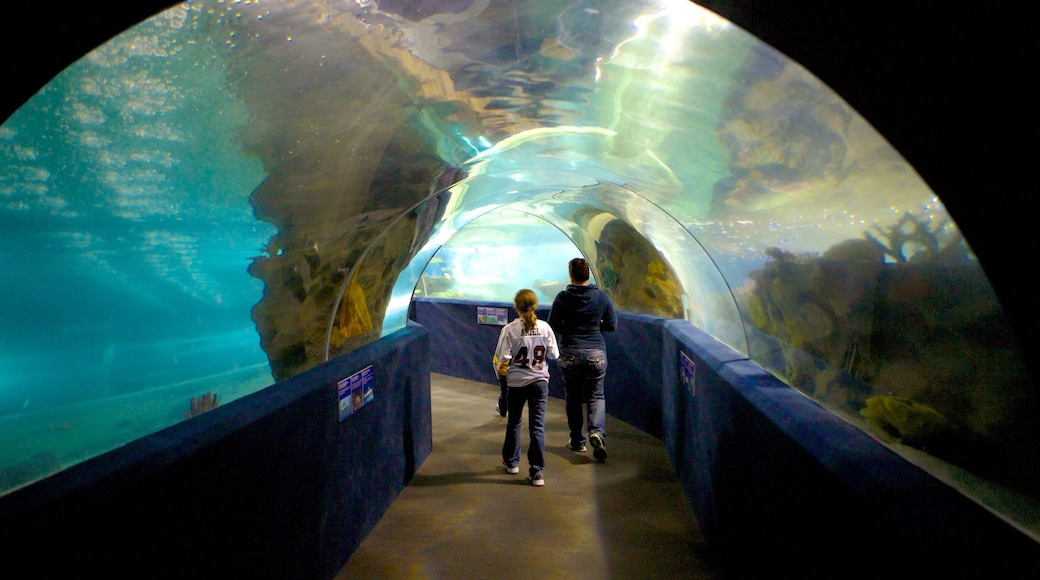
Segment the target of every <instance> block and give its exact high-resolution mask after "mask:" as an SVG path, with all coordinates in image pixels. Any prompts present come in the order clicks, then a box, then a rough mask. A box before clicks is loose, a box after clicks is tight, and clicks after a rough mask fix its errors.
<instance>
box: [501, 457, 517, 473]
mask: <svg viewBox="0 0 1040 580" xmlns="http://www.w3.org/2000/svg"><path fill="white" fill-rule="evenodd" d="M502 467H505V468H506V473H512V474H517V473H520V466H519V465H514V466H513V467H509V465H507V464H506V460H505V459H503V460H502Z"/></svg>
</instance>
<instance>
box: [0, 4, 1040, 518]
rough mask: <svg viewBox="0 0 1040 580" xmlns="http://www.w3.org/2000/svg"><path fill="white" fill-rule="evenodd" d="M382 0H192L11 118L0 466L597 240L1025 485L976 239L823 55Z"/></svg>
mask: <svg viewBox="0 0 1040 580" xmlns="http://www.w3.org/2000/svg"><path fill="white" fill-rule="evenodd" d="M381 4H382V6H380V3H375V2H367V1H365V2H361V1H359V2H355V3H342V4H337V5H331V4H315V3H309V2H296V1H294V0H285V1H281V2H279V1H273V2H264V3H258V2H223V1H216V0H212V1H198V2H190V3H185V4H182V5H179V6H176V7H174V8H172V9H170V10H168V11H166V12H164V13H162V14H159V15H157V16H156V17H155V18H153V19H151V20H148V21H147V22H144V23H142V24H140V25H139V26H136V27H134V28H133V29H132V30H129V31H127V32H126V33H124V34H123V35H120V36H119V37H117V38H115V39H113V40H112V41H111V42H109V43H107V44H105V45H103V46H101V47H99V48H98V49H97V50H96V51H94V52H92V53H91V54H89V55H87V56H86V57H84V58H83V59H82V60H80V61H79V62H77V63H75V64H74V65H72V66H71V67H70V68H68V69H67V70H66V71H64V72H63V73H62V74H61V75H59V76H58V77H57V78H55V79H54V80H53V81H52V82H51V83H50V84H48V85H47V86H46V87H44V89H42V90H41V92H40V93H39V94H38V95H36V97H34V98H33V99H32V100H31V101H30V102H29V103H28V104H27V105H26V106H25V107H23V108H22V109H20V110H19V111H17V112H16V113H15V114H14V115H13V116H12V117H11V118H10V119H9V120H8V121H7V122H6V123H5V124H4V125H3V126H0V288H2V289H3V295H2V297H3V304H4V306H5V308H4V309H2V311H0V433H2V434H3V438H2V439H0V493H2V492H3V491H4V490H6V489H11V488H13V487H16V486H18V485H22V484H24V483H26V482H29V481H31V480H33V479H37V478H39V477H42V476H45V475H46V474H48V473H50V472H53V471H54V470H56V469H61V468H63V467H68V466H69V465H71V464H73V463H76V462H78V461H81V460H83V459H85V458H88V457H91V456H93V455H97V454H98V453H103V452H104V451H106V450H109V449H112V448H114V447H116V446H119V445H122V444H125V443H126V442H128V441H131V440H133V439H135V438H138V437H141V436H143V435H145V434H148V433H152V432H154V431H156V430H158V429H161V428H163V427H165V426H168V425H172V424H174V423H176V422H178V421H182V420H184V414H185V412H187V411H188V409H189V401H190V399H191V398H192V397H197V396H200V395H202V394H204V393H208V392H213V393H216V394H217V395H218V397H219V400H220V401H221V402H223V403H227V402H229V401H232V400H234V399H236V398H239V397H242V396H245V395H247V394H249V393H252V392H255V391H257V390H259V389H262V388H264V387H266V386H268V385H270V384H272V383H273V382H274V381H275V378H276V377H277V378H278V379H284V378H287V377H289V376H292V375H294V374H295V373H298V372H301V371H302V370H305V369H306V368H310V367H311V366H313V365H315V364H318V363H320V362H321V361H322V360H324V357H325V356H327V355H328V353H329V349H330V345H331V347H332V348H333V349H337V348H338V349H349V348H352V347H353V346H356V345H357V344H359V343H361V342H363V341H367V340H374V339H375V338H378V336H379V335H380V333H386V332H391V331H393V330H394V329H396V328H400V327H401V326H403V325H404V324H405V322H406V313H407V310H408V304H409V301H410V300H411V298H412V296H413V294H414V293H416V292H419V293H422V294H426V295H445V296H455V297H463V298H470V299H474V300H488V301H495V302H508V301H510V300H511V299H512V296H513V294H514V293H515V291H516V290H517V289H518V288H520V287H530V288H533V289H535V290H536V291H538V292H539V299H540V300H541V301H542V302H543V303H549V302H551V300H552V297H553V296H554V295H555V292H557V291H559V289H560V288H562V286H563V285H564V284H565V283H566V263H567V261H568V260H569V259H570V258H572V257H575V256H577V255H579V254H580V255H583V256H585V257H586V258H588V259H589V261H590V264H593V265H594V272H593V274H594V276H595V277H596V279H597V281H598V282H600V283H601V285H602V286H603V287H604V288H606V289H608V291H609V292H611V295H612V297H613V298H614V301H615V303H616V304H617V305H618V307H619V308H621V309H623V310H628V311H634V312H640V313H648V314H654V315H659V316H665V317H672V318H683V319H686V320H688V321H690V322H691V323H693V324H695V325H697V326H698V327H700V328H701V329H702V330H704V331H705V332H708V333H709V334H711V335H713V336H715V337H716V338H718V339H719V340H720V341H722V342H724V343H726V344H728V345H730V346H731V347H733V348H734V349H735V350H736V351H737V352H739V353H741V354H744V355H746V356H748V357H750V358H751V359H752V360H755V361H756V362H758V363H759V364H761V365H762V366H763V367H765V368H767V369H768V370H769V371H771V372H773V373H774V374H776V375H777V376H779V377H781V378H782V379H783V380H785V381H786V382H788V384H791V385H792V386H793V387H795V388H797V389H799V390H800V391H801V392H803V393H804V394H806V395H807V396H811V397H813V398H814V399H815V400H817V401H818V402H820V404H822V405H825V406H826V407H827V408H829V409H831V410H832V411H834V412H835V413H838V414H841V415H842V416H843V417H845V418H846V419H848V420H849V421H851V422H854V423H856V424H858V425H860V426H861V427H863V428H864V429H865V430H867V431H868V432H871V433H872V434H875V436H878V437H879V439H881V440H883V441H885V442H886V443H890V444H892V445H894V446H896V448H897V449H900V448H909V449H912V450H913V451H914V452H917V451H920V450H921V449H928V450H929V452H932V453H936V454H937V456H940V455H941V457H940V458H941V459H943V460H945V461H949V462H950V464H955V465H957V466H958V469H960V468H963V469H964V470H966V471H971V470H975V471H977V472H980V473H986V474H996V475H995V476H994V477H996V476H1003V477H1004V481H1011V478H1017V481H1011V483H1013V484H1021V483H1022V481H1023V480H1024V481H1025V485H1027V486H1028V485H1031V484H1033V483H1035V481H1036V480H1040V469H1037V468H1035V466H1031V464H1030V463H1029V458H1030V457H1031V456H1030V450H1031V448H1032V442H1033V441H1035V432H1036V430H1037V429H1036V428H1035V427H1033V425H1034V424H1035V423H1036V422H1035V419H1034V418H1035V412H1034V410H1035V409H1036V408H1037V407H1038V406H1037V404H1036V397H1035V393H1034V392H1033V390H1031V386H1030V383H1029V382H1028V378H1027V377H1025V376H1024V365H1023V364H1022V361H1021V360H1020V358H1019V355H1018V353H1017V351H1016V350H1015V344H1014V340H1013V337H1012V335H1011V334H1010V331H1009V330H1008V328H1007V326H1006V324H1005V323H1004V320H1003V318H1002V311H1001V310H1000V306H999V303H998V301H997V300H996V297H995V295H994V294H993V292H992V289H991V288H990V287H989V285H988V282H987V281H986V279H985V275H984V274H983V272H982V269H981V267H980V265H979V264H978V262H977V261H976V260H975V258H974V256H973V255H972V252H971V249H970V247H969V246H968V244H967V242H966V241H965V240H963V238H962V237H961V236H960V234H959V232H958V229H957V227H956V224H955V223H953V221H952V219H950V217H949V215H948V214H947V213H946V211H945V208H944V206H943V204H942V202H941V200H940V199H939V197H938V196H937V195H936V193H935V192H932V191H931V190H930V189H929V188H928V186H927V185H926V184H925V183H924V182H923V181H922V180H921V179H920V177H919V176H918V175H917V174H916V173H915V172H914V170H913V168H912V167H910V166H909V165H908V164H907V163H906V162H905V160H903V159H902V157H901V156H900V155H899V153H898V152H896V151H894V150H893V149H892V148H891V147H890V146H889V145H888V144H887V142H885V140H884V138H883V137H882V136H881V135H878V134H877V133H876V132H875V131H874V130H873V128H872V127H871V126H870V124H869V122H868V120H865V119H863V118H861V117H860V116H859V115H858V114H857V113H856V112H855V111H853V110H851V108H850V107H849V106H848V105H847V104H846V103H845V102H844V101H843V100H842V99H841V97H840V96H839V95H836V94H834V93H833V92H832V91H830V89H829V88H828V87H826V86H824V85H823V84H822V83H820V82H819V81H818V80H817V79H816V78H814V77H813V76H812V74H811V73H810V72H809V71H806V70H804V69H802V68H801V67H800V66H799V65H798V64H797V63H793V62H791V61H789V60H788V59H786V58H785V57H784V56H783V55H780V54H778V53H776V52H775V51H773V50H771V49H770V48H769V47H766V46H764V45H762V44H761V43H759V42H758V41H757V40H756V39H755V38H753V37H751V36H750V35H748V34H746V33H745V32H743V31H741V30H739V29H736V28H735V27H732V26H731V25H729V24H728V23H725V22H723V21H721V20H720V19H718V18H717V17H714V16H713V15H711V14H710V13H708V12H706V11H704V10H701V9H699V8H697V7H696V6H695V5H693V4H691V3H688V2H685V1H678V0H624V1H616V2H611V1H597V2H591V1H581V0H577V1H574V2H568V3H564V4H561V3H558V2H547V1H536V0H526V1H525V0H516V1H515V2H510V3H504V2H452V3H436V2H430V3H426V2H419V3H406V4H407V5H408V6H410V7H412V8H415V9H414V10H411V9H408V10H405V12H407V13H401V14H396V13H393V12H392V11H393V10H394V9H396V8H395V7H396V6H397V5H396V4H394V3H386V2H384V3H381ZM400 10H404V8H400ZM428 262H429V264H428ZM424 271H425V274H423V272H424ZM449 276H450V278H449ZM333 343H335V344H333ZM332 354H335V352H332ZM1009 401H1014V404H1009V403H1008V402H1009ZM907 409H909V410H912V411H915V412H919V413H921V415H922V417H924V418H925V419H928V420H929V421H932V423H928V427H929V428H928V429H925V430H923V431H924V432H922V430H921V429H917V430H916V431H915V430H914V429H915V428H917V427H919V425H918V424H916V423H915V422H914V421H903V423H902V424H900V420H901V419H903V418H904V417H902V416H901V415H900V413H903V412H905V411H906V410H907ZM980 442H981V443H980ZM913 445H917V447H913ZM900 446H901V447H900ZM937 450H941V452H940V451H937ZM996 451H999V453H998V452H996ZM993 458H1007V461H1005V463H1004V464H998V461H999V459H998V460H995V459H993ZM980 466H981V467H980ZM958 473H959V472H958ZM965 479H966V478H965ZM1033 488H1034V489H1035V485H1034V486H1033ZM994 495H999V493H998V494H994ZM997 503H999V502H990V503H989V504H988V505H996V504H997Z"/></svg>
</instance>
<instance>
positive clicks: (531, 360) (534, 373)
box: [494, 318, 560, 387]
mask: <svg viewBox="0 0 1040 580" xmlns="http://www.w3.org/2000/svg"><path fill="white" fill-rule="evenodd" d="M506 356H511V357H512V359H511V360H510V361H509V374H508V375H507V380H508V383H509V386H510V387H525V386H527V385H529V384H531V383H533V382H535V381H548V380H549V364H548V363H547V362H546V361H548V360H550V359H556V358H559V356H560V348H559V346H557V345H556V334H555V333H553V330H552V328H551V327H550V326H549V323H547V322H545V321H544V320H538V321H535V325H534V328H532V329H531V331H530V332H524V322H523V320H521V319H519V318H517V319H516V320H514V321H512V322H510V323H509V324H507V325H505V327H503V328H502V332H501V334H499V335H498V347H497V348H496V349H495V356H494V360H496V361H503V360H506Z"/></svg>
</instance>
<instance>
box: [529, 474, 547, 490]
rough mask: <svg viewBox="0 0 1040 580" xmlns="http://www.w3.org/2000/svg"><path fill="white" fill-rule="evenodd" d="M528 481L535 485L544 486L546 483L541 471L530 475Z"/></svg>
mask: <svg viewBox="0 0 1040 580" xmlns="http://www.w3.org/2000/svg"><path fill="white" fill-rule="evenodd" d="M527 481H530V482H531V485H533V486H535V487H542V486H543V485H545V478H543V477H542V474H541V473H539V474H538V475H531V476H528V477H527Z"/></svg>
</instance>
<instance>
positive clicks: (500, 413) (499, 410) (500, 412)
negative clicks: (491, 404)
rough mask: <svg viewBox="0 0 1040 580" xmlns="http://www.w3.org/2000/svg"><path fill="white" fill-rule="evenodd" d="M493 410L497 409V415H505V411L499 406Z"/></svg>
mask: <svg viewBox="0 0 1040 580" xmlns="http://www.w3.org/2000/svg"><path fill="white" fill-rule="evenodd" d="M495 410H496V411H498V416H499V417H505V416H506V412H505V411H503V410H502V409H500V408H499V407H495Z"/></svg>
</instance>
